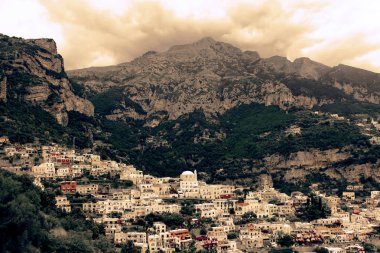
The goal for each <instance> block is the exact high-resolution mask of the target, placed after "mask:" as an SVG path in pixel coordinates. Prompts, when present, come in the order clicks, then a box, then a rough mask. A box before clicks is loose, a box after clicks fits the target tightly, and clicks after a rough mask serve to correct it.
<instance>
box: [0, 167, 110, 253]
mask: <svg viewBox="0 0 380 253" xmlns="http://www.w3.org/2000/svg"><path fill="white" fill-rule="evenodd" d="M54 196H55V194H54V193H50V192H44V191H42V190H41V189H39V188H37V187H36V186H35V185H33V183H32V181H31V179H30V178H29V177H27V176H17V175H15V174H12V173H9V172H7V171H5V170H2V169H0V203H1V204H0V214H1V215H0V224H1V226H0V236H1V238H2V240H1V242H0V251H1V252H115V251H114V246H113V245H112V244H111V243H110V242H109V241H108V240H107V239H106V238H105V236H104V235H103V234H104V233H103V232H102V229H103V228H102V226H101V225H98V224H95V223H93V222H91V221H87V220H85V216H84V214H83V213H82V211H81V210H80V209H75V210H73V212H72V213H70V214H67V213H64V212H62V211H61V210H58V209H56V207H55V199H54ZM102 233H103V234H102Z"/></svg>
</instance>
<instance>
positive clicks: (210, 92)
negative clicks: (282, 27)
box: [69, 37, 380, 119]
mask: <svg viewBox="0 0 380 253" xmlns="http://www.w3.org/2000/svg"><path fill="white" fill-rule="evenodd" d="M342 69H344V68H342V67H341V66H338V67H336V68H330V67H328V66H326V65H323V64H321V63H318V62H315V61H312V60H311V59H309V58H305V57H302V58H298V59H295V60H294V61H293V62H292V61H290V60H288V59H287V58H286V57H283V56H273V57H270V58H264V59H263V58H260V56H259V54H258V53H257V52H254V51H245V52H242V51H241V50H240V49H239V48H237V47H235V46H233V45H231V44H228V43H224V42H219V41H215V40H214V39H212V38H210V37H206V38H202V39H200V40H198V41H196V42H194V43H190V44H185V45H177V46H173V47H171V48H170V49H169V50H168V51H166V52H159V53H156V52H154V53H153V52H148V53H146V54H144V55H143V56H141V57H138V58H136V59H135V60H133V61H131V62H128V63H123V64H120V65H117V66H109V67H104V68H90V69H83V70H76V71H70V72H69V74H70V77H71V78H73V79H74V80H77V82H80V83H81V84H82V85H84V86H85V87H86V89H88V90H89V91H90V92H93V93H100V94H102V93H103V92H107V90H108V89H110V90H114V89H116V88H118V89H120V90H122V91H123V95H124V96H125V97H126V100H125V101H124V99H121V101H122V102H121V103H120V104H118V105H117V106H116V107H112V108H114V110H111V111H107V112H105V113H106V115H105V116H106V117H108V118H109V119H123V118H128V117H132V118H140V119H142V118H149V117H158V118H159V117H161V116H162V115H165V117H167V118H169V119H176V118H178V117H180V116H181V115H184V114H186V113H191V112H193V111H194V110H196V109H202V110H203V112H205V114H206V115H213V114H215V113H217V114H221V113H224V112H225V111H226V110H229V109H231V108H233V107H235V106H239V105H241V104H249V103H260V104H265V105H278V106H280V107H281V108H283V109H288V108H291V107H301V108H308V109H311V108H313V107H315V106H321V105H324V104H328V103H334V102H335V101H340V100H342V99H347V98H350V99H351V98H352V99H354V100H356V101H369V102H371V103H377V101H379V103H380V93H379V94H378V93H373V94H372V93H370V91H369V90H367V89H364V90H363V89H360V90H358V91H356V90H355V91H353V90H354V89H352V88H350V87H348V88H347V87H345V86H342V85H335V83H334V80H336V77H339V76H340V75H341V74H340V73H346V72H345V71H344V70H342ZM359 72H360V71H359ZM360 73H361V72H360ZM363 73H364V72H363ZM365 73H367V72H365ZM345 76H346V77H347V78H348V79H347V82H353V81H355V77H351V76H350V75H348V74H347V75H346V74H343V77H345ZM359 76H360V75H359ZM363 76H367V74H364V75H363ZM358 81H360V80H358ZM367 81H369V83H371V84H372V83H373V78H372V79H367V78H365V79H362V82H367ZM371 87H372V86H371ZM126 101H128V102H126ZM136 108H137V110H136ZM101 113H103V112H101ZM157 115H160V116H157Z"/></svg>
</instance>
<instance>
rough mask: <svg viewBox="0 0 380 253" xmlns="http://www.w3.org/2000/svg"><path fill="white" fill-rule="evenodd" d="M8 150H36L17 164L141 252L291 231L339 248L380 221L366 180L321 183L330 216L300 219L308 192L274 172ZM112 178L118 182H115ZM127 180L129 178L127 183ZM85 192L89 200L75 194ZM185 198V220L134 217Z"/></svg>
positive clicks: (61, 201)
mask: <svg viewBox="0 0 380 253" xmlns="http://www.w3.org/2000/svg"><path fill="white" fill-rule="evenodd" d="M4 154H5V155H6V156H8V157H14V156H18V157H19V158H21V157H29V158H30V157H34V159H33V161H34V162H35V163H36V164H32V166H30V167H29V169H27V170H25V169H23V170H21V168H19V169H20V170H18V169H17V168H14V167H12V168H11V169H13V170H16V172H19V173H21V172H22V173H28V174H31V175H33V176H34V178H35V184H36V185H38V186H40V187H42V188H43V187H44V182H54V183H55V184H58V185H59V189H60V190H61V192H62V194H61V195H58V196H56V206H57V207H58V208H60V209H62V210H63V211H65V212H71V210H72V209H73V208H74V207H79V208H81V209H82V210H83V211H84V213H85V214H86V215H87V217H88V219H92V220H94V221H95V222H97V223H102V224H104V226H105V232H106V236H107V237H108V238H109V239H110V240H112V241H113V242H114V243H115V244H116V245H123V244H125V243H127V242H129V241H132V242H133V244H134V245H135V246H136V247H139V248H141V250H142V252H146V251H147V250H149V252H151V253H154V252H165V253H172V252H174V251H175V250H176V249H182V250H183V249H187V248H189V247H195V248H197V249H205V250H215V251H216V252H218V253H239V252H255V251H256V250H257V249H260V248H264V247H277V246H278V245H277V241H278V239H279V238H280V237H282V236H284V235H290V236H291V237H292V238H293V240H294V242H295V243H296V244H298V245H308V246H310V245H318V244H320V243H322V242H323V243H330V245H331V249H333V248H334V247H333V246H336V244H340V245H341V244H342V243H343V244H344V243H347V244H349V243H351V242H353V241H357V242H360V241H361V242H364V241H366V240H368V239H369V238H370V237H371V236H372V235H373V233H374V231H375V229H376V228H377V227H378V225H379V223H380V208H379V207H377V206H378V205H379V203H380V191H372V192H371V196H368V197H367V198H363V199H360V198H359V199H358V198H357V196H356V195H355V192H357V191H361V190H363V186H362V185H350V186H348V187H347V191H346V192H343V195H342V196H341V197H338V196H326V195H325V194H323V193H321V192H319V191H317V190H314V194H315V195H317V196H319V197H321V199H322V200H323V202H324V203H326V204H327V205H328V207H329V208H330V210H331V216H330V217H327V218H323V219H316V220H313V221H312V222H301V221H300V220H297V213H298V212H299V211H300V210H301V208H302V207H303V206H305V205H306V204H307V203H308V201H309V196H306V195H304V194H302V193H300V192H293V193H292V194H291V195H287V194H285V193H281V192H279V191H277V190H276V189H274V188H273V183H272V180H271V176H270V175H267V174H262V175H260V176H259V177H258V182H259V184H258V185H259V187H258V188H257V189H256V190H252V189H249V188H242V187H237V186H234V185H227V184H207V183H205V182H203V181H201V180H198V175H197V172H196V171H193V172H192V171H184V172H183V173H182V174H181V175H180V176H179V177H155V176H152V175H149V174H144V173H143V171H141V170H138V169H136V168H135V167H134V166H132V165H126V164H123V163H118V162H115V161H110V160H102V159H101V158H100V156H98V155H95V154H91V153H77V152H75V150H72V149H68V148H64V147H60V146H57V145H52V146H41V147H37V148H36V147H34V148H32V147H26V146H25V147H22V146H17V147H12V146H9V145H7V146H6V148H4ZM36 157H38V159H36ZM104 175H108V177H104ZM100 178H101V179H102V180H99V179H100ZM111 178H112V180H116V181H117V182H118V185H119V186H118V187H114V186H113V185H112V184H111V183H110V181H111ZM125 182H129V185H128V184H127V185H128V186H125V184H123V183H125ZM124 186H125V187H124ZM314 187H315V186H314ZM78 197H82V199H84V201H82V202H80V203H78V201H75V202H72V200H73V199H74V198H78ZM183 201H186V203H187V204H189V203H193V204H192V205H191V208H192V210H193V211H192V213H191V214H187V215H186V220H185V222H184V224H182V225H180V226H178V227H173V226H171V225H170V224H165V223H163V222H161V221H157V222H153V224H152V225H149V226H147V227H144V228H143V229H141V227H140V228H139V229H137V227H136V226H134V225H133V224H134V221H136V220H138V219H141V218H143V217H145V216H147V215H149V214H180V215H182V209H183V203H184V202H183ZM194 228H197V229H194ZM200 228H203V233H200V232H199V231H200V230H202V229H200ZM336 248H337V247H335V248H334V249H336ZM339 249H341V250H342V251H341V252H345V249H344V248H339Z"/></svg>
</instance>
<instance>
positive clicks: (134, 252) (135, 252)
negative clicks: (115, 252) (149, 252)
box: [121, 241, 140, 253]
mask: <svg viewBox="0 0 380 253" xmlns="http://www.w3.org/2000/svg"><path fill="white" fill-rule="evenodd" d="M139 252H140V250H139V249H138V248H137V247H136V246H135V245H134V244H133V242H132V241H128V242H127V243H126V244H124V245H123V247H122V248H121V253H139Z"/></svg>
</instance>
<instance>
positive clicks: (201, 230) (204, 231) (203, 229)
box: [199, 227, 207, 235]
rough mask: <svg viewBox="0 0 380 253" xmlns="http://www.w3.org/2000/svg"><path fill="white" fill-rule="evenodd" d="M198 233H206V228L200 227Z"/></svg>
mask: <svg viewBox="0 0 380 253" xmlns="http://www.w3.org/2000/svg"><path fill="white" fill-rule="evenodd" d="M199 234H200V235H206V234H207V229H206V228H205V227H202V228H201V229H200V231H199Z"/></svg>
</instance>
